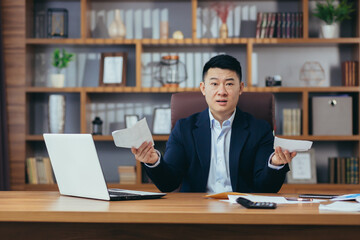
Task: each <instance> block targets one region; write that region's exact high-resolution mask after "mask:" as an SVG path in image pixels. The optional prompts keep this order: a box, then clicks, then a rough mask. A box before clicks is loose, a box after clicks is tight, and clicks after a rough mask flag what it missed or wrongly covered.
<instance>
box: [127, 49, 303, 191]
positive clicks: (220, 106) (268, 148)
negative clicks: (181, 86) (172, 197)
mask: <svg viewBox="0 0 360 240" xmlns="http://www.w3.org/2000/svg"><path fill="white" fill-rule="evenodd" d="M243 89H244V83H243V82H242V81H241V66H240V63H239V62H238V61H237V60H236V59H235V58H234V57H232V56H229V55H218V56H215V57H213V58H211V59H210V60H209V61H208V62H207V63H206V64H205V66H204V69H203V81H202V82H201V83H200V90H201V92H202V94H203V95H204V96H205V99H206V102H207V104H208V106H209V108H208V109H206V110H205V111H203V112H200V113H196V114H194V115H191V116H190V117H188V118H186V119H181V120H179V121H178V122H177V123H176V125H175V127H174V129H173V131H172V132H171V135H170V137H169V140H168V142H167V145H166V151H165V155H164V156H161V155H160V153H159V152H158V151H156V150H155V149H154V148H153V146H152V144H151V143H146V142H145V143H143V144H142V145H141V146H140V147H139V148H138V149H135V148H132V149H131V151H132V153H133V154H134V155H135V158H136V160H138V161H141V162H142V163H144V164H145V166H146V167H145V169H146V172H147V174H148V175H149V177H150V178H151V179H152V181H153V182H154V183H155V185H156V186H157V187H158V188H159V189H160V190H161V191H163V192H170V191H174V190H175V189H177V188H178V187H179V186H180V191H182V192H211V193H214V192H216V193H217V192H229V191H235V192H278V191H279V190H280V188H281V186H282V184H283V182H284V178H285V174H286V172H287V171H288V170H289V167H288V163H290V161H291V160H292V158H293V157H295V155H296V152H292V153H290V152H289V151H287V150H285V151H283V150H282V149H281V148H280V147H278V148H276V149H275V152H274V151H273V143H274V142H273V141H274V137H273V135H272V129H271V127H270V125H269V124H268V123H267V122H266V121H264V120H259V119H255V118H254V117H253V116H251V115H250V114H248V113H245V112H242V111H241V110H240V109H238V108H237V107H236V105H237V102H238V99H239V96H240V95H241V94H242V92H243Z"/></svg>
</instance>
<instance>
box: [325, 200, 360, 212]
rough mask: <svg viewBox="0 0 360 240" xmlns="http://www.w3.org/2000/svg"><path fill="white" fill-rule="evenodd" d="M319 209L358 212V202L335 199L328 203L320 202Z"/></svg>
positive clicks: (359, 206)
mask: <svg viewBox="0 0 360 240" xmlns="http://www.w3.org/2000/svg"><path fill="white" fill-rule="evenodd" d="M319 210H328V211H341V212H359V211H360V203H354V202H342V201H339V202H338V201H336V202H333V203H331V204H328V205H324V204H320V205H319Z"/></svg>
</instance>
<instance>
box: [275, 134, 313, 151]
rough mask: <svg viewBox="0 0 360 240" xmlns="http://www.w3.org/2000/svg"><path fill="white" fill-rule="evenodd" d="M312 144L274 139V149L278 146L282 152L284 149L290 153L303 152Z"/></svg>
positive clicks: (310, 142) (302, 141)
mask: <svg viewBox="0 0 360 240" xmlns="http://www.w3.org/2000/svg"><path fill="white" fill-rule="evenodd" d="M312 143H313V142H312V141H304V140H292V139H284V138H278V137H275V140H274V149H275V148H276V147H277V146H280V147H281V148H282V149H283V150H285V149H286V150H288V151H290V152H294V151H296V152H304V151H307V150H309V149H310V148H311V145H312Z"/></svg>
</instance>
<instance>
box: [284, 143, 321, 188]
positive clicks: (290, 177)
mask: <svg viewBox="0 0 360 240" xmlns="http://www.w3.org/2000/svg"><path fill="white" fill-rule="evenodd" d="M289 167H290V171H289V172H288V173H287V182H288V183H316V182H317V181H316V161H315V151H314V149H310V150H309V151H307V152H298V153H297V155H296V157H294V158H293V160H292V161H291V163H290V166H289Z"/></svg>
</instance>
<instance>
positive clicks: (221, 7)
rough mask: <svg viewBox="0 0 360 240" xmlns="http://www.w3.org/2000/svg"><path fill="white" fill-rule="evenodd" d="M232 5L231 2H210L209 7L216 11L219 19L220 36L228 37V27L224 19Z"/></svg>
mask: <svg viewBox="0 0 360 240" xmlns="http://www.w3.org/2000/svg"><path fill="white" fill-rule="evenodd" d="M232 7H233V4H232V3H229V2H224V3H220V2H216V3H212V4H211V8H212V9H213V10H214V11H215V12H216V14H217V16H218V17H219V18H220V20H221V26H220V34H219V36H220V38H227V37H228V27H227V24H226V19H227V17H228V15H229V11H230V9H231V8H232Z"/></svg>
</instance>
